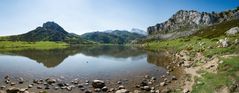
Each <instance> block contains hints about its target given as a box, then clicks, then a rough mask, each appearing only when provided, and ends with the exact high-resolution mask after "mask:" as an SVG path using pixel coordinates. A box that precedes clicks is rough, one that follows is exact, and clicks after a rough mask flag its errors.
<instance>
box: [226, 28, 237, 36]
mask: <svg viewBox="0 0 239 93" xmlns="http://www.w3.org/2000/svg"><path fill="white" fill-rule="evenodd" d="M237 33H239V28H238V27H233V28H231V29H229V30H228V31H227V32H226V34H227V35H228V36H234V35H236V34H237Z"/></svg>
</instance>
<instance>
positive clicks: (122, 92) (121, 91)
mask: <svg viewBox="0 0 239 93" xmlns="http://www.w3.org/2000/svg"><path fill="white" fill-rule="evenodd" d="M115 93H129V91H128V90H126V89H120V90H117V91H116V92H115Z"/></svg>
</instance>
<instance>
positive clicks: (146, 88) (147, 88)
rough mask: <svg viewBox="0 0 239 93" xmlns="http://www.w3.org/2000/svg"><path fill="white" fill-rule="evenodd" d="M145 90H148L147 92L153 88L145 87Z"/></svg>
mask: <svg viewBox="0 0 239 93" xmlns="http://www.w3.org/2000/svg"><path fill="white" fill-rule="evenodd" d="M143 89H144V90H146V91H150V90H151V88H150V87H149V86H144V87H143Z"/></svg>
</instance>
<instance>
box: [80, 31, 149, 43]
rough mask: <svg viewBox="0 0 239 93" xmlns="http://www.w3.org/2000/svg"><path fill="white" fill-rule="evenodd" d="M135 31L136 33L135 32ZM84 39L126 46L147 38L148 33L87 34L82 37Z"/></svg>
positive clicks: (112, 32) (98, 32)
mask: <svg viewBox="0 0 239 93" xmlns="http://www.w3.org/2000/svg"><path fill="white" fill-rule="evenodd" d="M133 31H134V32H133ZM81 37H82V38H83V39H86V40H91V41H94V42H99V43H106V44H126V43H130V42H131V41H133V40H135V39H142V38H145V37H146V32H144V31H143V30H139V29H134V30H132V31H127V30H107V31H96V32H90V33H85V34H83V35H81Z"/></svg>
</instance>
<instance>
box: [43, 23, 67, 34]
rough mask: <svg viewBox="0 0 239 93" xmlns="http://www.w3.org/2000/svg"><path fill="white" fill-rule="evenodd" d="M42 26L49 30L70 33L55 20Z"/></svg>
mask: <svg viewBox="0 0 239 93" xmlns="http://www.w3.org/2000/svg"><path fill="white" fill-rule="evenodd" d="M42 28H43V29H45V30H48V31H55V32H61V33H64V34H68V32H66V31H65V30H64V29H63V28H62V27H61V26H59V25H58V24H56V23H55V22H46V23H44V24H43V26H42Z"/></svg>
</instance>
